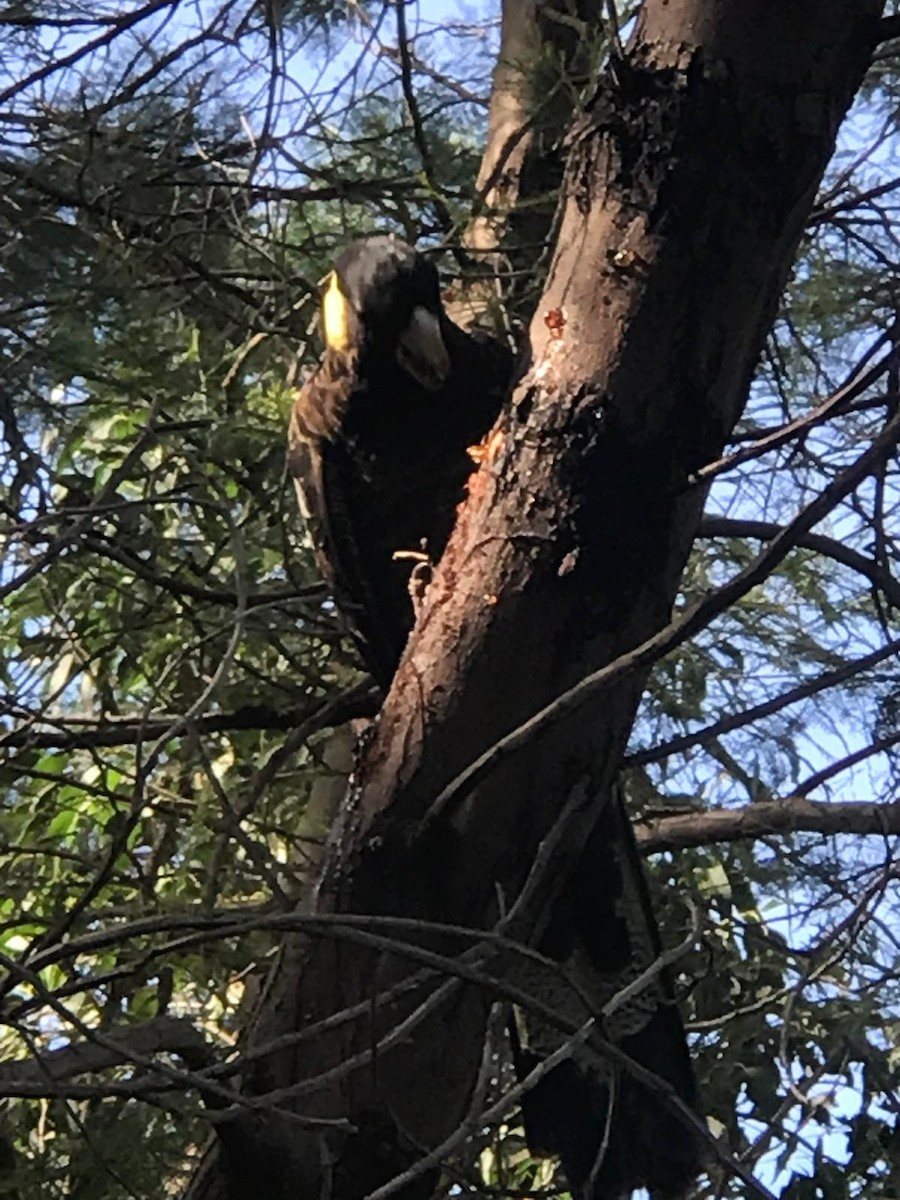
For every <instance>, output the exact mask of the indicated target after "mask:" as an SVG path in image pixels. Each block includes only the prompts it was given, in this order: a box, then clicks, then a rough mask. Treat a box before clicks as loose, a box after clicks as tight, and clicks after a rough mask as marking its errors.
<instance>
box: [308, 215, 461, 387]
mask: <svg viewBox="0 0 900 1200" xmlns="http://www.w3.org/2000/svg"><path fill="white" fill-rule="evenodd" d="M442 319H443V308H442V305H441V293H440V286H439V283H438V273H437V269H436V268H435V266H434V264H433V263H431V262H429V261H428V260H427V259H426V258H423V256H422V255H421V254H418V253H417V252H416V251H415V250H414V249H413V248H412V246H409V245H407V243H406V242H404V241H402V240H401V239H400V238H397V237H394V236H393V235H391V234H388V235H380V236H376V237H368V238H361V239H360V240H359V241H356V242H351V244H350V245H349V246H348V247H347V248H346V249H345V250H344V251H343V252H342V254H341V255H340V257H339V258H338V260H337V262H336V263H335V266H334V270H333V271H332V272H331V274H330V275H329V276H328V279H327V281H326V284H325V291H324V294H323V297H322V329H323V332H324V336H325V343H326V345H327V346H328V348H329V349H330V350H335V351H338V352H340V353H347V352H350V351H353V350H356V351H358V352H359V353H360V354H362V355H365V356H368V357H369V358H370V359H373V358H374V359H381V360H382V362H384V361H385V359H392V360H393V361H394V362H395V363H396V364H398V365H399V366H400V367H401V368H402V370H404V371H405V372H406V373H407V374H408V375H410V376H412V378H413V379H415V380H416V382H417V383H419V384H420V385H421V386H422V387H423V388H426V389H427V390H428V391H437V390H438V389H439V388H440V387H441V386H442V384H443V383H444V382H445V380H446V378H447V376H448V375H449V373H450V358H449V355H448V353H447V347H446V344H445V342H444V337H443V333H442V331H441V325H442Z"/></svg>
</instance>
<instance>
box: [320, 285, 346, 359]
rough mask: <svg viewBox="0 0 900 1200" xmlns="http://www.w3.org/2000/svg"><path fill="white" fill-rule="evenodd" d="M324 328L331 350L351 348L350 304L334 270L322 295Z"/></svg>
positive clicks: (327, 343)
mask: <svg viewBox="0 0 900 1200" xmlns="http://www.w3.org/2000/svg"><path fill="white" fill-rule="evenodd" d="M322 329H323V332H324V334H325V344H326V345H327V346H328V348H329V349H330V350H348V349H349V348H350V305H349V304H348V303H347V298H346V296H345V295H344V293H343V292H342V291H341V285H340V284H339V283H338V278H337V275H336V274H335V273H334V271H332V272H331V274H330V275H329V276H328V286H327V287H326V288H325V292H324V295H323V296H322Z"/></svg>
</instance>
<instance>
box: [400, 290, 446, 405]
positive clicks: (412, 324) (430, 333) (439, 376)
mask: <svg viewBox="0 0 900 1200" xmlns="http://www.w3.org/2000/svg"><path fill="white" fill-rule="evenodd" d="M397 361H398V362H399V363H400V366H401V367H402V368H403V369H404V371H406V372H408V373H409V374H410V375H412V377H413V379H415V380H416V382H417V383H420V384H421V385H422V387H423V388H425V389H426V390H427V391H429V392H436V391H437V390H438V389H439V388H440V387H442V386H443V384H444V383H445V382H446V379H447V376H448V375H449V374H450V356H449V354H448V353H447V347H446V346H445V345H444V339H443V337H442V336H441V323H440V321H439V320H438V318H437V317H436V316H435V315H434V313H431V312H429V311H428V309H427V308H423V307H422V306H421V305H419V306H418V307H416V308H414V309H413V312H412V316H411V317H410V319H409V324H408V325H407V326H406V328H405V329H404V331H403V333H401V335H400V339H399V341H398V342H397Z"/></svg>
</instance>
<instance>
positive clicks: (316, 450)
mask: <svg viewBox="0 0 900 1200" xmlns="http://www.w3.org/2000/svg"><path fill="white" fill-rule="evenodd" d="M352 386H353V381H352V379H350V378H349V377H347V376H346V375H344V374H336V373H334V372H333V371H331V370H330V369H329V363H328V360H327V359H326V362H325V363H324V364H323V366H322V367H320V368H319V370H318V371H317V372H316V373H315V374H314V375H313V376H312V378H311V379H310V380H309V381H308V382H307V383H306V384H305V385H304V386H303V387H302V388H301V389H300V391H299V392H298V394H297V398H296V400H295V401H294V406H293V409H292V412H291V418H290V423H289V426H288V452H287V462H288V470H289V471H290V473H291V475H292V476H293V479H294V486H295V487H296V490H297V498H298V501H299V504H300V511H301V513H302V515H303V517H304V520H305V521H306V524H307V528H308V529H309V532H310V536H311V538H312V543H313V550H314V552H315V556H316V561H317V563H318V565H319V569H320V570H321V572H322V574H323V576H324V577H325V579H326V581H327V582H328V583H329V585H330V586H331V588H332V591H333V592H334V597H335V601H336V602H337V606H338V609H339V611H340V612H341V615H342V616H343V617H344V618H345V620H346V621H347V624H348V626H349V628H350V632H351V634H352V635H353V637H354V640H355V642H356V644H357V647H358V649H359V651H360V655H361V657H362V659H363V661H364V662H365V664H366V666H367V667H368V669H369V671H370V672H371V673H372V675H373V676H374V677H375V679H376V681H377V682H378V683H379V684H380V685H381V686H382V687H384V688H387V686H388V685H389V684H390V681H391V678H392V676H393V673H394V669H395V668H396V665H397V661H398V659H399V657H400V654H401V653H402V650H403V645H404V642H405V640H406V633H407V632H408V629H405V628H399V618H398V616H397V614H396V613H395V611H394V610H395V608H396V602H395V601H394V600H393V598H389V597H388V596H387V595H386V591H387V589H388V588H389V587H390V583H391V581H390V580H382V579H380V578H379V572H383V571H384V567H385V564H384V563H383V561H382V560H383V559H385V557H387V564H386V565H387V567H388V569H390V567H391V566H392V565H393V564H391V563H390V559H389V555H387V556H386V555H385V554H384V552H383V551H382V552H381V553H379V548H378V547H376V546H371V545H370V546H366V545H365V544H363V541H364V539H363V541H361V533H362V534H364V533H365V531H366V512H365V498H364V496H362V495H361V493H360V479H359V469H358V464H356V463H354V462H353V459H352V453H351V450H350V448H349V447H347V446H346V445H345V444H344V443H343V442H342V440H341V438H340V436H339V430H340V422H341V414H342V411H343V409H344V408H345V407H346V404H347V402H348V400H349V392H350V390H351V389H352Z"/></svg>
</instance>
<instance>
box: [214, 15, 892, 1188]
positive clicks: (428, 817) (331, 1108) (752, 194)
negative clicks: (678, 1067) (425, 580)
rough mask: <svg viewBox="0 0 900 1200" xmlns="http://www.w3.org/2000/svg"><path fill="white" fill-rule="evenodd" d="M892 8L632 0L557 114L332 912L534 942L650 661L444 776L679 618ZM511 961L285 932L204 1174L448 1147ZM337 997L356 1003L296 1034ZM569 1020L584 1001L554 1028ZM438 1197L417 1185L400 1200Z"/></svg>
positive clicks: (265, 1177) (446, 945)
mask: <svg viewBox="0 0 900 1200" xmlns="http://www.w3.org/2000/svg"><path fill="white" fill-rule="evenodd" d="M880 9H881V5H880V3H878V0H794V2H793V3H791V4H785V3H782V4H773V3H772V2H771V0H646V3H645V4H644V6H643V8H642V11H641V14H640V18H639V21H638V24H637V27H636V29H635V31H634V33H633V35H632V37H631V40H630V43H629V45H628V47H627V51H626V54H625V55H624V57H623V58H620V59H615V60H614V61H613V63H612V65H611V67H610V69H609V70H608V72H607V73H606V75H605V77H604V79H603V81H602V83H601V85H600V87H599V88H598V90H597V92H596V94H595V96H594V97H593V99H592V101H591V103H590V104H589V106H588V108H587V111H586V113H585V114H584V115H583V117H581V118H580V119H579V120H578V122H577V124H576V126H575V128H574V129H573V132H572V134H571V137H570V149H569V159H568V167H567V171H566V176H565V182H564V187H565V204H564V210H563V213H562V218H561V224H560V230H559V237H558V242H557V247H556V252H555V256H554V259H553V262H552V265H551V269H550V275H549V280H548V283H547V287H546V291H545V294H544V297H543V299H542V301H541V304H540V306H539V308H538V311H537V313H536V315H535V318H534V321H533V323H532V326H531V365H530V370H529V371H528V373H527V375H526V376H525V378H524V379H523V380H522V382H521V384H520V385H519V386H518V388H517V390H516V392H515V394H514V396H513V399H512V402H511V404H510V405H509V407H508V410H507V412H506V414H505V415H504V417H503V418H502V420H501V423H500V426H499V428H498V430H497V434H496V437H495V438H494V439H493V441H492V445H491V452H490V453H489V454H488V456H487V458H486V460H485V461H484V462H483V464H482V466H481V468H480V469H479V471H478V473H477V475H476V476H475V477H474V479H473V482H472V485H471V487H470V495H469V499H468V501H467V503H466V504H465V505H464V507H463V508H462V510H461V514H460V519H459V522H458V525H457V528H456V530H455V532H454V535H453V537H452V539H451V542H450V545H449V547H448V549H447V551H446V553H445V556H444V558H443V560H442V562H441V564H440V567H439V569H438V570H437V572H436V575H435V580H434V583H433V585H432V587H431V589H430V591H429V593H428V597H427V602H426V608H425V611H424V613H423V614H422V616H421V618H420V620H419V623H418V625H417V627H416V630H415V632H414V634H413V637H412V639H411V641H410V645H409V647H408V650H407V653H406V655H405V658H404V660H403V663H402V664H401V667H400V670H399V672H398V675H397V678H396V680H395V683H394V687H393V689H392V691H391V694H390V695H389V697H388V698H387V701H386V703H385V706H384V708H383V711H382V713H381V716H380V719H379V721H378V723H377V726H376V727H375V730H374V733H373V735H372V736H371V738H370V740H369V741H368V743H367V744H366V747H365V750H364V753H363V756H362V760H361V762H360V765H359V769H358V772H357V782H356V787H355V790H354V793H353V795H352V797H351V798H350V801H349V802H348V806H347V811H346V814H345V820H344V822H343V824H342V830H341V836H340V838H338V839H336V842H335V848H334V855H333V859H332V862H331V868H330V871H329V872H328V874H327V876H326V877H325V879H324V882H323V885H322V887H321V889H320V891H319V894H318V896H317V898H316V902H317V905H318V911H319V912H324V913H332V914H351V913H357V914H359V913H365V914H371V915H373V916H375V917H377V916H379V915H381V916H395V917H404V918H417V919H419V920H421V921H431V922H444V923H448V924H454V925H460V926H465V927H467V928H469V929H473V930H484V929H490V928H491V927H493V926H495V925H496V924H497V921H498V916H499V912H498V906H500V907H502V908H503V909H504V910H505V912H506V914H507V916H506V918H505V924H504V925H503V926H502V928H503V930H504V932H505V933H507V934H509V935H510V936H514V937H515V938H516V939H520V940H523V941H525V942H528V943H531V944H534V942H535V940H536V939H537V938H538V937H539V935H540V933H541V928H542V914H543V913H545V912H546V911H547V907H548V901H549V900H550V899H552V898H553V896H554V894H555V892H556V891H557V890H558V888H559V887H560V886H561V885H562V884H563V882H564V881H565V878H566V876H567V874H568V873H569V872H570V871H571V869H572V865H573V862H574V859H575V850H576V849H577V847H578V845H579V844H580V842H581V840H583V838H584V836H586V835H587V833H588V832H589V831H590V830H591V828H601V829H602V821H603V813H604V804H605V802H606V799H607V797H608V794H609V787H610V783H611V780H612V778H613V776H614V774H615V771H616V769H617V765H618V763H619V759H620V757H621V754H622V751H623V747H624V745H625V742H626V739H627V737H628V733H629V730H630V727H631V724H632V721H633V717H634V712H635V707H636V704H637V701H638V698H639V696H640V692H641V688H642V686H643V683H644V679H645V674H646V667H641V668H640V669H632V670H630V671H628V672H626V673H624V674H622V675H620V676H617V677H615V678H614V679H613V681H612V682H611V684H610V685H609V686H608V687H607V688H606V689H605V690H604V691H603V692H602V693H600V694H597V695H595V697H594V699H593V700H592V701H591V702H590V703H586V704H582V705H581V706H579V707H576V708H574V709H570V710H567V711H566V712H565V714H564V715H563V716H562V717H561V718H560V719H559V720H557V721H556V722H555V723H553V724H552V725H551V726H550V727H549V728H545V730H544V731H543V733H542V734H541V735H540V736H539V737H535V738H531V739H529V740H526V741H525V742H524V744H523V745H521V746H520V747H519V748H518V749H517V750H516V751H515V752H514V753H509V754H507V755H505V756H502V757H500V758H498V759H497V760H496V761H495V762H493V763H492V767H491V770H490V771H488V772H482V773H481V775H480V776H479V777H478V778H477V779H476V780H475V785H474V786H468V785H467V786H466V787H462V788H460V787H456V786H454V780H456V779H457V778H458V776H459V775H460V773H461V772H463V771H464V770H465V769H466V768H468V767H469V766H470V764H472V763H473V761H474V760H476V759H477V758H478V756H479V755H481V754H483V753H484V752H485V751H487V750H488V749H489V748H490V747H491V746H492V745H493V744H494V743H495V742H496V741H497V740H498V739H499V738H501V737H503V736H504V735H506V734H508V733H509V732H510V731H511V730H513V729H514V728H516V727H517V726H518V725H519V724H520V723H521V722H523V721H524V720H526V719H527V718H528V717H530V716H531V715H532V714H533V713H534V712H535V711H536V710H538V709H540V708H541V707H542V706H543V705H546V704H547V703H548V702H550V701H552V700H553V699H554V697H557V696H559V694H560V693H561V692H563V691H564V690H565V689H566V688H567V687H569V686H570V685H572V684H573V683H574V682H575V681H577V680H578V679H579V678H580V677H582V676H583V675H584V674H585V673H586V672H588V671H591V670H596V669H597V668H599V667H602V666H603V665H605V664H608V663H612V662H614V661H615V660H616V659H617V658H618V657H620V656H621V655H622V654H624V653H626V652H628V651H630V650H632V649H633V648H634V647H636V646H639V645H640V644H641V643H643V642H644V641H646V639H648V638H649V637H650V636H652V635H653V634H654V633H656V632H657V631H658V630H659V629H660V628H661V627H662V626H663V625H665V624H666V623H667V622H668V620H669V619H670V614H671V609H672V604H673V601H674V598H675V595H676V591H677V588H678V583H679V578H680V575H681V572H682V569H683V566H684V563H685V560H686V557H687V554H688V551H689V549H690V546H691V543H692V540H693V538H694V536H695V534H696V532H697V528H698V523H699V520H700V514H701V510H702V505H703V499H704V495H703V490H702V488H700V487H698V486H696V485H692V482H691V481H692V476H693V475H694V473H695V472H696V471H697V470H698V468H700V467H702V466H703V464H704V463H705V462H708V461H710V460H711V459H714V458H716V457H717V456H718V455H719V454H720V452H721V449H722V447H723V444H724V442H725V440H726V438H727V435H728V433H729V431H730V430H731V429H732V427H733V425H734V423H735V421H736V420H737V418H738V416H739V414H740V412H741V409H742V406H743V404H744V402H745V399H746V396H747V391H748V387H749V383H750V379H751V376H752V373H753V370H754V367H755V364H756V360H757V356H758V354H759V351H760V347H761V344H762V340H763V337H764V334H765V331H766V329H767V327H768V325H769V323H770V321H771V318H772V314H773V311H774V307H775V304H776V302H777V298H778V296H779V293H780V291H781V289H782V287H783V285H784V282H785V279H786V277H787V274H788V272H789V270H790V266H791V262H792V259H793V256H794V253H795V250H796V247H797V244H798V241H799V238H800V235H801V230H802V228H803V223H804V218H805V217H806V215H807V214H808V212H809V210H810V207H811V205H812V203H813V199H814V195H815V191H816V187H817V184H818V182H819V180H820V177H821V175H822V172H823V170H824V167H825V165H826V163H827V161H828V158H829V155H830V153H831V151H832V149H833V145H834V138H835V133H836V130H837V127H838V124H839V122H840V120H841V118H842V116H843V115H844V113H845V111H846V109H847V107H848V105H849V103H850V101H851V99H852V97H853V95H854V92H855V90H856V88H857V86H858V84H859V82H860V79H861V76H862V73H863V71H864V69H865V67H866V63H867V59H868V53H869V47H870V39H871V38H873V37H874V24H875V20H876V18H877V16H878V14H879V12H880ZM471 782H472V781H471V780H470V783H471ZM566 806H567V807H566ZM564 808H566V811H567V814H568V818H569V819H568V820H567V821H566V822H565V823H563V824H561V823H560V821H559V817H560V813H561V811H563V809H564ZM598 823H599V824H598ZM536 860H537V861H538V863H539V869H538V870H537V871H534V870H532V868H533V867H534V864H535V862H536ZM529 873H531V875H530V880H529V886H528V888H527V889H526V891H525V892H524V893H523V891H522V889H523V883H524V882H525V881H526V879H529ZM376 934H378V935H379V936H383V937H384V938H385V939H386V938H387V936H388V935H390V936H393V937H395V938H397V940H398V941H400V940H403V941H406V942H407V943H411V944H412V945H414V946H416V947H418V948H419V949H420V950H421V955H420V959H419V961H418V962H417V963H412V962H410V961H409V960H408V959H407V958H406V957H404V955H403V954H402V953H391V952H390V947H389V944H388V942H387V941H386V940H384V941H382V942H381V943H378V942H375V941H374V938H375V935H376ZM366 937H369V938H370V942H369V944H364V939H365V938H366ZM352 939H356V940H352ZM429 952H433V953H442V954H446V955H451V956H459V961H458V971H459V973H460V974H461V975H462V976H464V977H465V980H467V982H463V981H459V980H457V981H456V982H455V983H453V982H447V980H446V977H443V976H442V975H441V974H440V972H439V970H437V967H436V966H435V969H434V970H433V971H432V973H431V974H430V975H429V974H427V972H425V967H426V966H427V965H428V964H427V961H426V958H425V955H427V953H429ZM433 965H434V964H433ZM423 973H424V977H423ZM483 976H490V977H492V978H493V979H494V980H495V981H496V983H495V986H494V989H493V990H491V989H489V988H482V987H480V986H478V980H479V979H480V978H481V977H483ZM528 978H529V981H531V980H532V979H533V973H532V974H529V976H528ZM521 979H522V974H521V972H520V970H519V960H518V959H517V958H516V956H515V954H513V953H511V952H509V951H508V950H507V949H505V947H504V946H498V945H496V944H494V943H491V942H490V939H487V938H485V939H482V940H481V941H480V942H479V939H478V938H477V937H472V938H469V939H466V938H464V937H462V936H459V937H457V936H454V935H451V934H449V933H444V934H435V933H433V932H429V931H428V930H427V929H425V928H421V929H419V930H418V931H416V930H415V929H410V928H404V929H402V930H398V929H397V928H396V927H388V926H387V925H385V924H382V925H380V926H378V925H377V924H373V925H372V926H371V927H370V928H368V929H367V930H365V931H363V932H362V933H361V934H360V933H358V932H357V933H354V932H352V931H351V929H350V924H349V922H348V923H347V924H346V925H345V926H343V927H341V926H340V923H339V922H336V924H335V926H333V927H332V928H331V930H330V932H329V935H328V936H317V937H315V938H314V939H313V938H310V939H309V940H305V939H302V938H300V937H299V936H298V937H296V938H293V939H291V940H289V941H288V942H287V943H286V944H285V947H284V949H283V951H282V956H281V960H280V963H279V966H278V968H277V969H276V971H275V972H274V974H273V977H272V979H271V981H270V986H269V989H268V992H267V994H266V998H265V1000H264V1002H263V1005H262V1007H261V1008H260V1010H259V1013H258V1016H257V1019H256V1022H255V1026H254V1030H253V1037H252V1041H251V1047H252V1049H253V1050H254V1053H255V1054H256V1055H257V1057H254V1058H253V1060H252V1061H251V1062H249V1063H248V1064H247V1069H246V1071H245V1074H244V1088H245V1090H246V1092H247V1093H249V1094H250V1095H251V1096H252V1097H253V1098H254V1099H253V1102H252V1103H253V1108H252V1109H251V1110H249V1111H248V1110H242V1111H239V1112H235V1113H229V1114H227V1117H228V1119H227V1120H223V1121H222V1122H221V1123H220V1126H219V1128H220V1147H221V1153H220V1156H219V1160H218V1169H217V1171H216V1170H215V1169H214V1170H211V1172H210V1173H208V1175H207V1177H206V1182H205V1185H204V1189H203V1190H202V1192H201V1191H200V1190H199V1189H198V1190H196V1191H195V1193H194V1194H195V1195H201V1194H202V1195H203V1196H206V1197H220V1196H224V1195H226V1194H228V1193H227V1187H228V1185H229V1184H230V1187H231V1189H232V1192H233V1194H234V1195H238V1194H243V1193H245V1192H246V1191H247V1190H248V1189H251V1188H252V1189H254V1190H255V1191H256V1193H257V1194H265V1195H266V1197H267V1200H281V1198H282V1197H284V1200H287V1197H288V1196H291V1197H294V1196H303V1197H314V1196H319V1195H324V1194H326V1193H327V1194H330V1195H331V1196H332V1197H334V1200H353V1198H356V1197H361V1196H364V1195H368V1194H370V1193H372V1192H373V1191H375V1190H376V1189H377V1188H378V1187H380V1186H381V1185H384V1184H385V1183H387V1182H388V1181H389V1180H390V1179H392V1178H393V1177H394V1176H395V1175H396V1174H397V1173H398V1172H402V1171H404V1170H405V1169H407V1168H408V1167H409V1166H410V1164H411V1163H414V1162H415V1161H416V1160H418V1159H419V1158H420V1157H421V1155H422V1154H426V1153H427V1152H428V1151H431V1150H433V1149H435V1148H436V1147H440V1146H441V1145H442V1144H444V1145H445V1146H446V1144H447V1139H451V1140H452V1135H453V1133H454V1131H455V1130H456V1129H457V1128H458V1126H459V1125H460V1122H461V1121H464V1120H465V1118H466V1114H467V1111H468V1108H469V1105H470V1099H471V1096H472V1091H473V1086H474V1085H475V1082H476V1077H477V1075H478V1068H479V1061H480V1057H481V1054H482V1046H483V1041H484V1032H485V1024H486V1017H487V1013H488V1008H489V1005H490V1003H491V1001H492V1000H493V999H495V998H496V996H497V995H506V996H507V997H508V996H510V995H514V994H515V993H516V989H517V987H518V984H519V982H520V981H521ZM404 980H405V981H406V984H407V987H406V989H405V990H402V989H401V987H400V985H401V982H402V981H404ZM390 988H394V991H393V993H392V995H391V997H390V998H386V997H385V995H384V993H385V992H386V991H387V989H390ZM344 1010H348V1011H349V1013H350V1016H351V1017H352V1019H346V1020H344V1021H342V1022H341V1023H339V1024H334V1023H333V1024H331V1025H330V1026H328V1027H327V1028H326V1029H324V1030H322V1029H321V1028H320V1029H319V1031H318V1033H317V1036H315V1037H312V1038H307V1039H302V1037H300V1038H296V1037H294V1036H293V1035H296V1034H298V1032H299V1033H300V1034H301V1035H302V1031H303V1030H304V1029H308V1028H309V1027H310V1026H312V1025H313V1024H314V1023H315V1022H320V1021H322V1020H325V1019H326V1018H328V1017H330V1016H332V1015H333V1014H335V1013H339V1012H341V1011H344ZM403 1021H405V1022H406V1024H405V1025H404V1026H402V1027H400V1022H403ZM578 1022H579V1013H578V1011H577V1009H574V1008H571V1007H567V1008H566V1009H565V1022H564V1024H565V1025H566V1027H568V1028H575V1027H577V1025H578ZM275 1038H280V1039H282V1040H281V1041H280V1042H279V1043H278V1046H277V1048H276V1050H275V1051H274V1052H273V1053H270V1054H266V1053H265V1048H266V1045H267V1044H268V1043H270V1042H271V1041H272V1039H275ZM373 1051H376V1052H375V1053H373ZM304 1081H306V1082H304ZM292 1087H293V1091H292V1090H291V1089H292ZM279 1089H287V1090H279ZM314 1120H318V1121H321V1122H334V1124H333V1125H331V1126H328V1125H327V1124H322V1125H321V1126H318V1127H315V1126H313V1125H311V1124H310V1123H309V1122H311V1121H314ZM429 1187H430V1180H429V1177H428V1174H427V1173H422V1174H419V1175H415V1174H414V1173H411V1174H410V1176H409V1177H408V1180H407V1184H406V1187H405V1188H404V1190H403V1194H404V1195H405V1196H415V1195H426V1194H428V1190H429Z"/></svg>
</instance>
